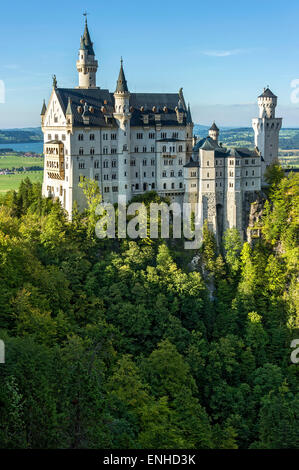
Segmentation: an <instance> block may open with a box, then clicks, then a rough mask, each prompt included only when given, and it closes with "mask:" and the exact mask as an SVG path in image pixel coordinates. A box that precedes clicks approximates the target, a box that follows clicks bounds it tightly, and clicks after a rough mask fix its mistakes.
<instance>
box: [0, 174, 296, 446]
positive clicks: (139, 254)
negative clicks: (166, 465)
mask: <svg viewBox="0 0 299 470" xmlns="http://www.w3.org/2000/svg"><path fill="white" fill-rule="evenodd" d="M268 178H269V184H270V185H269V188H268V199H267V201H266V203H265V206H264V212H263V217H262V220H261V221H259V224H260V225H259V226H260V228H261V237H260V238H257V239H255V240H254V243H251V244H249V243H247V242H245V243H243V242H242V241H241V238H240V235H239V232H238V231H237V230H234V229H231V230H228V231H226V232H225V234H224V237H223V243H222V245H221V246H220V247H218V246H217V245H216V242H215V239H214V236H213V234H212V233H211V232H210V231H209V230H208V228H207V226H205V228H204V233H203V244H202V246H201V248H200V249H199V250H197V251H196V252H193V251H191V250H184V249H183V243H182V240H163V239H156V240H151V239H150V238H144V239H136V240H129V239H117V238H116V239H104V240H99V239H97V238H96V236H95V231H94V227H95V224H96V215H95V207H96V205H97V204H98V202H99V201H100V198H101V195H100V194H99V193H98V192H97V191H96V190H95V189H94V186H93V185H92V184H90V187H85V191H86V195H87V198H88V209H87V210H86V211H85V212H84V213H79V212H78V211H75V212H74V215H73V219H72V221H71V222H70V221H69V220H68V219H67V217H66V214H65V213H64V212H63V210H62V208H61V206H60V205H59V203H58V202H55V201H52V200H50V199H46V198H42V196H41V185H40V183H32V182H31V181H30V180H29V179H26V180H24V181H23V182H22V183H21V184H20V187H19V189H18V191H13V190H11V191H9V192H7V193H6V194H5V195H2V196H0V198H1V199H0V339H2V340H3V341H4V343H5V354H6V358H5V364H0V448H12V449H18V448H22V449H23V448H26V449H45V448H47V449H54V448H68V449H79V448H88V449H93V448H101V449H153V448H156V449H285V448H298V447H299V433H298V416H299V396H298V371H299V369H298V367H299V365H298V364H295V363H292V362H291V360H290V356H291V353H292V350H291V348H290V343H291V341H292V340H293V339H294V338H299V331H298V327H299V315H298V307H299V305H298V303H299V300H298V257H299V256H298V255H299V253H298V252H299V248H298V222H299V214H298V211H299V184H298V183H299V176H298V174H297V175H296V174H294V173H291V174H290V175H289V176H288V177H284V174H283V172H282V171H280V169H279V168H276V171H273V172H272V174H271V175H269V176H268ZM151 200H157V201H158V200H159V197H158V196H157V194H155V193H150V194H148V195H146V196H145V197H144V203H145V204H148V203H149V202H150V201H151ZM195 255H196V260H197V261H196V263H195V265H194V266H193V267H191V265H190V262H191V260H192V258H194V256H195Z"/></svg>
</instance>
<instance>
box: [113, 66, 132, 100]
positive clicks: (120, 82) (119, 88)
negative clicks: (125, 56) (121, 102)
mask: <svg viewBox="0 0 299 470" xmlns="http://www.w3.org/2000/svg"><path fill="white" fill-rule="evenodd" d="M128 91H129V90H128V85H127V80H126V77H125V72H124V68H123V60H122V59H121V60H120V71H119V75H118V79H117V82H116V90H115V93H127V92H128Z"/></svg>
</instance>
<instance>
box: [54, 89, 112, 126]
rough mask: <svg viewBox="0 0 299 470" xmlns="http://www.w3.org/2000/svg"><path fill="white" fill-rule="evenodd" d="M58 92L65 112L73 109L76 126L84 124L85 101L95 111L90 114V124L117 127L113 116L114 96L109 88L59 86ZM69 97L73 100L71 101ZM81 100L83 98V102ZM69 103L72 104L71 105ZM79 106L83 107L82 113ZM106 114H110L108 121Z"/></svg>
mask: <svg viewBox="0 0 299 470" xmlns="http://www.w3.org/2000/svg"><path fill="white" fill-rule="evenodd" d="M56 93H57V97H58V100H59V102H60V104H61V107H62V109H63V112H64V114H66V109H68V112H69V111H70V109H71V112H72V114H73V117H74V126H75V127H76V126H84V123H83V116H82V114H83V109H84V103H85V101H86V102H87V104H88V106H92V107H93V108H94V112H93V113H90V115H89V118H90V119H89V126H91V127H94V126H100V127H111V126H112V127H116V123H115V122H114V118H113V116H112V113H113V112H114V98H113V95H112V94H111V93H109V91H108V90H105V89H103V90H102V89H99V88H94V89H92V88H89V89H83V88H82V89H80V88H57V89H56ZM69 99H70V101H71V102H70V103H69ZM81 100H83V103H82V102H81ZM68 104H70V106H69V107H68ZM79 106H81V108H82V113H79V111H78V107H79ZM105 115H106V116H109V119H108V120H107V121H106V119H105Z"/></svg>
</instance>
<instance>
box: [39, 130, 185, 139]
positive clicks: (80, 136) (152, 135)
mask: <svg viewBox="0 0 299 470" xmlns="http://www.w3.org/2000/svg"><path fill="white" fill-rule="evenodd" d="M109 136H110V139H111V140H116V139H117V134H116V133H111V134H108V133H103V140H109ZM56 137H57V139H58V135H57V136H55V138H56ZM88 137H89V140H95V135H94V134H87V135H86V138H87V139H88ZM136 137H137V139H138V140H142V139H143V138H144V134H143V132H137V134H136ZM148 137H149V139H155V138H156V133H155V132H149V134H148ZM171 137H172V138H173V139H178V137H179V134H178V132H173V133H172V135H171ZM48 138H49V140H51V135H50V134H49V135H48ZM160 138H161V139H166V138H167V132H161V134H160ZM62 140H65V135H63V136H62ZM78 140H80V141H82V140H84V134H78Z"/></svg>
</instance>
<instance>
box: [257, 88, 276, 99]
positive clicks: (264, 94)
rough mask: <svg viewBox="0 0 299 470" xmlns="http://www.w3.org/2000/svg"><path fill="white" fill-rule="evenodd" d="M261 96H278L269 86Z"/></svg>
mask: <svg viewBox="0 0 299 470" xmlns="http://www.w3.org/2000/svg"><path fill="white" fill-rule="evenodd" d="M259 98H277V96H276V95H274V93H272V91H271V90H270V88H269V87H267V88H264V91H263V93H262V94H261V95H260V96H259Z"/></svg>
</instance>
